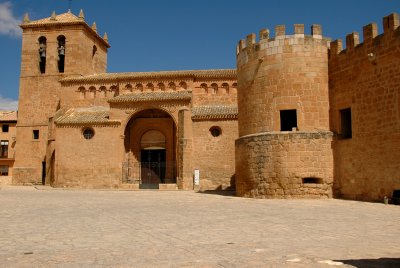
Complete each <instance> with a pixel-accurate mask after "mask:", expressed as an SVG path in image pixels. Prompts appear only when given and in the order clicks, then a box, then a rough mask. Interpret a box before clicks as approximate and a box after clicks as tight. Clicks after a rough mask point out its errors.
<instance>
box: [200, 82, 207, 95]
mask: <svg viewBox="0 0 400 268" xmlns="http://www.w3.org/2000/svg"><path fill="white" fill-rule="evenodd" d="M200 87H201V88H202V89H203V92H204V93H208V87H207V84H206V83H203V84H201V85H200Z"/></svg>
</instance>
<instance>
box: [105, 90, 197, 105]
mask: <svg viewBox="0 0 400 268" xmlns="http://www.w3.org/2000/svg"><path fill="white" fill-rule="evenodd" d="M191 98H192V92H191V91H170V92H168V91H167V92H165V91H163V92H141V93H127V94H122V95H119V96H117V97H114V98H112V99H110V100H108V102H110V103H117V102H149V101H171V100H191Z"/></svg>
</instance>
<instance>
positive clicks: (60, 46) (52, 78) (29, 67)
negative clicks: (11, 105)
mask: <svg viewBox="0 0 400 268" xmlns="http://www.w3.org/2000/svg"><path fill="white" fill-rule="evenodd" d="M20 27H21V28H22V30H23V33H22V53H21V74H20V89H19V106H18V124H17V138H16V140H17V144H16V154H15V165H14V174H13V183H14V184H23V183H41V182H42V183H47V182H48V181H46V173H48V168H49V163H47V161H46V152H47V153H48V147H49V144H51V141H52V137H51V135H50V133H49V122H50V121H51V118H52V117H53V116H54V114H55V112H56V111H57V110H58V109H59V108H61V106H62V102H60V100H61V99H62V94H63V92H62V91H61V87H60V83H59V80H60V79H62V78H64V77H66V76H75V75H76V76H81V75H90V74H95V73H104V72H106V68H107V49H108V48H109V47H110V46H109V44H108V40H107V35H106V34H105V35H104V37H101V36H100V35H99V34H98V33H97V29H96V24H95V23H94V24H93V26H92V27H90V26H89V25H88V24H87V23H86V22H85V20H84V14H83V11H82V10H81V12H80V14H79V15H78V16H76V15H74V14H72V13H71V11H68V12H67V13H63V14H60V15H56V14H55V12H53V14H52V15H51V16H50V17H48V18H45V19H40V20H36V21H31V20H30V19H29V17H28V15H25V17H24V20H23V22H22V24H21V26H20Z"/></svg>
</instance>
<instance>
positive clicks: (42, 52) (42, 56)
mask: <svg viewBox="0 0 400 268" xmlns="http://www.w3.org/2000/svg"><path fill="white" fill-rule="evenodd" d="M46 46H47V40H46V37H44V36H42V37H40V38H39V69H40V73H42V74H44V73H46Z"/></svg>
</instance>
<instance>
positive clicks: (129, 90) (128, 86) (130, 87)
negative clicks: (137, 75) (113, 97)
mask: <svg viewBox="0 0 400 268" xmlns="http://www.w3.org/2000/svg"><path fill="white" fill-rule="evenodd" d="M125 92H128V93H129V92H132V85H131V84H127V85H126V86H125Z"/></svg>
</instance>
